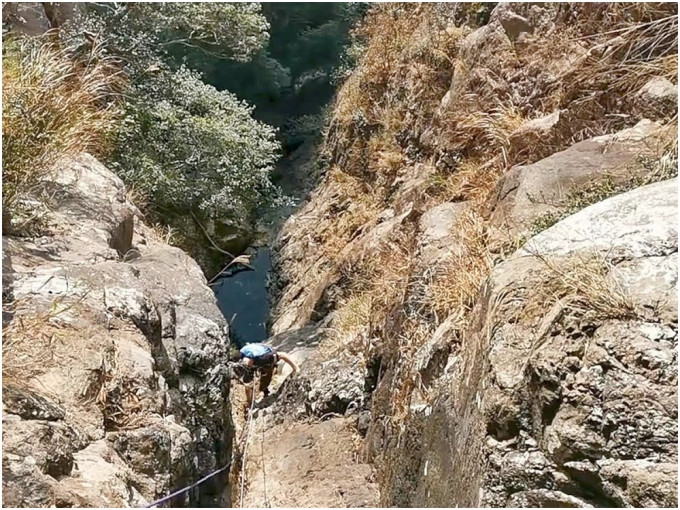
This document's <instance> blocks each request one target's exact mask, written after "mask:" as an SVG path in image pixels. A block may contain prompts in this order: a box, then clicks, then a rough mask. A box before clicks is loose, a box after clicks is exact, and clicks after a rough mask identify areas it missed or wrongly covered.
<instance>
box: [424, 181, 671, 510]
mask: <svg viewBox="0 0 680 510" xmlns="http://www.w3.org/2000/svg"><path fill="white" fill-rule="evenodd" d="M676 189H677V181H676V180H675V179H673V180H671V181H667V182H661V183H657V184H652V185H649V186H645V187H643V188H639V189H636V190H633V191H631V192H629V193H626V194H623V195H620V196H617V197H614V198H611V199H608V200H605V201H603V202H601V203H599V204H596V205H593V206H591V207H589V208H586V209H584V210H582V211H581V212H579V213H576V214H575V215H573V216H571V217H570V218H567V219H565V220H564V221H563V222H560V223H558V224H557V225H555V226H554V227H552V229H549V230H547V231H545V232H543V233H542V234H539V235H537V236H536V237H534V238H532V239H531V240H530V241H529V242H528V243H527V244H528V245H531V246H532V249H531V250H523V251H520V252H518V253H517V254H516V255H515V256H513V257H512V258H510V259H509V260H507V261H505V262H503V263H502V264H500V265H498V266H497V267H496V268H494V270H493V272H492V274H491V277H490V281H489V284H488V286H487V290H486V292H485V296H484V298H483V300H482V301H481V302H480V303H479V305H478V307H477V310H476V316H477V320H478V321H479V322H477V325H476V326H475V327H473V328H472V331H470V332H468V337H467V340H466V344H465V345H464V346H463V352H462V353H461V354H459V355H458V356H465V353H466V352H469V351H470V349H471V347H467V346H466V345H474V344H476V343H477V342H481V345H482V347H481V352H480V354H482V353H484V352H488V354H486V355H485V354H482V357H481V358H480V359H477V361H476V363H477V367H478V370H479V372H478V374H477V379H476V380H477V382H476V384H475V385H474V386H473V390H472V391H476V392H477V393H476V395H477V397H475V398H474V399H470V400H469V401H468V408H467V410H466V411H463V412H462V413H460V412H459V413H452V412H451V411H449V410H447V409H446V407H441V406H440V407H435V410H434V411H433V412H434V413H435V414H436V413H438V412H441V413H444V414H445V415H446V421H447V422H449V421H450V422H452V423H454V424H456V426H457V427H461V426H464V425H467V424H468V423H469V422H466V421H465V420H464V417H465V415H466V414H467V415H468V416H471V418H469V419H470V421H472V422H473V423H474V422H475V420H477V419H478V420H480V422H479V423H478V425H477V427H478V429H477V432H476V434H481V435H483V436H485V439H484V445H485V446H484V448H483V450H482V451H483V452H484V454H485V456H487V457H488V458H489V459H490V460H491V462H490V464H489V468H488V469H487V470H486V471H484V470H478V471H477V472H478V476H479V478H478V479H477V482H476V484H478V487H479V488H480V489H481V500H480V503H482V504H485V505H490V506H522V505H539V506H541V505H546V504H547V505H548V506H563V505H567V506H582V505H583V504H589V505H593V506H600V505H606V506H620V505H624V506H636V505H639V504H643V503H642V500H641V494H645V495H646V498H647V499H646V500H645V502H644V505H650V506H672V507H674V506H676V504H677V497H676V491H675V489H674V487H675V485H676V483H677V356H676V352H675V350H676V347H677V324H676V321H677V303H675V304H672V305H670V308H674V309H675V316H674V317H673V315H670V314H669V313H670V312H669V311H668V310H667V308H664V307H659V308H656V309H654V308H652V309H650V308H648V307H645V306H644V305H643V304H642V303H639V302H637V299H636V298H637V296H635V295H631V299H632V301H633V304H634V306H635V308H634V311H632V312H631V311H628V312H626V314H625V315H620V313H624V311H622V310H617V309H611V310H609V311H606V310H605V311H602V310H599V309H598V308H597V307H596V306H594V307H592V308H589V309H586V311H585V312H584V311H583V310H581V309H579V308H573V307H571V306H569V305H568V304H565V303H566V301H565V300H566V299H567V297H568V296H567V297H565V298H563V300H562V302H560V301H557V302H556V303H555V304H554V305H552V304H551V303H542V304H540V305H538V308H536V305H537V303H535V299H536V297H535V295H534V294H532V292H534V291H535V289H537V288H540V286H541V285H545V282H546V281H547V280H546V279H548V280H549V279H550V278H551V277H552V276H554V274H555V273H554V271H555V269H551V268H553V267H556V268H558V270H559V268H560V267H571V269H567V270H565V271H567V273H566V274H567V275H568V274H569V273H568V271H572V272H573V271H576V273H575V274H574V277H576V278H578V277H579V274H578V271H579V268H578V266H576V267H574V266H560V264H561V263H562V262H561V261H564V260H567V259H569V257H570V256H571V257H573V256H579V257H589V256H592V255H593V254H595V255H597V254H599V255H597V256H599V257H602V258H603V259H604V260H605V261H608V264H610V265H608V266H605V267H608V268H609V272H610V276H611V275H614V274H615V273H616V267H617V264H621V263H623V261H627V262H631V261H636V260H647V261H649V260H654V261H655V262H656V263H659V262H663V261H664V260H665V259H672V260H673V261H674V262H673V263H672V264H669V266H670V267H669V270H670V271H671V273H670V274H669V283H670V285H671V286H672V287H675V286H676V285H677V279H675V281H673V276H672V275H674V273H677V259H676V258H675V257H674V254H676V253H677V232H676V230H675V228H674V226H675V225H676V224H677V195H676V191H675V190H676ZM613 217H616V221H615V222H614V223H615V225H614V223H609V225H610V228H611V232H610V234H611V235H610V236H609V237H606V238H603V239H601V240H600V239H598V238H591V237H589V238H588V239H589V241H588V242H585V241H583V240H582V239H581V238H579V237H578V235H576V234H574V229H575V226H576V225H580V226H581V227H582V228H586V227H587V226H589V225H591V224H593V225H594V226H593V228H594V229H597V228H598V227H597V224H598V221H601V220H603V219H604V218H613ZM659 218H663V220H661V221H659ZM604 221H606V220H604ZM661 224H665V227H664V226H662V225H661ZM650 232H654V233H655V234H654V235H650V234H649V233H650ZM617 234H618V235H617ZM558 236H560V237H559V241H558ZM548 239H550V240H552V243H550V242H548ZM604 244H606V248H605V247H604V246H603V245H604ZM529 251H530V252H531V254H529ZM583 260H586V259H585V258H584V259H583ZM642 267H644V265H637V266H629V276H630V275H632V274H633V273H635V268H642ZM615 282H616V280H615V278H612V280H611V285H612V286H611V287H609V288H608V287H606V286H605V287H603V288H594V287H587V288H585V289H584V290H582V292H584V293H585V294H584V295H585V297H584V298H583V299H595V297H596V295H588V293H595V292H598V293H600V294H598V295H599V296H602V294H604V295H605V296H606V295H608V294H607V293H612V292H619V291H620V288H619V287H617V285H616V283H615ZM603 285H604V283H603ZM532 289H533V290H532ZM623 292H625V288H624V289H623ZM668 294H669V289H668V288H667V287H665V286H664V285H661V286H659V287H658V288H655V289H654V295H655V298H656V301H657V303H658V302H663V301H664V300H665V299H666V297H667V295H668ZM602 299H604V297H602ZM490 304H493V306H492V307H491V306H490ZM532 306H534V310H536V311H535V312H533V311H532V309H531V307H532ZM541 306H542V309H541ZM478 352H479V351H478ZM461 361H462V363H463V365H464V366H470V360H469V359H468V360H467V361H466V360H461ZM486 363H488V365H486ZM473 365H474V363H473ZM456 380H457V379H456V378H455V377H454V384H453V386H452V387H451V390H450V391H451V395H458V398H460V394H461V391H462V390H463V387H462V386H460V384H461V383H463V384H465V383H466V382H467V383H469V381H470V379H459V381H460V382H459V383H457V382H455V381H456ZM472 380H473V381H474V380H475V378H474V377H473V379H472ZM474 388H476V389H474ZM467 391H470V390H469V389H468V390H467ZM475 417H476V418H475ZM433 425H434V424H433ZM426 434H427V433H426ZM454 437H455V436H454ZM477 437H479V436H477ZM471 443H473V444H474V441H471ZM448 444H449V445H451V444H452V445H453V448H454V449H455V448H460V447H461V445H460V444H459V443H458V442H456V441H455V439H454V441H453V442H449V443H448ZM444 447H445V445H441V444H438V443H434V444H432V445H431V447H430V450H431V451H436V450H441V449H442V448H444ZM449 447H451V446H449ZM454 454H458V455H461V453H457V452H455V451H454V453H453V454H452V457H453V455H454ZM432 456H433V454H432V453H430V454H428V457H430V458H431V457H432ZM434 458H435V459H436V458H437V457H436V456H435V457H434ZM449 462H450V460H449ZM669 465H673V469H668V468H667V466H669ZM446 466H450V465H449V464H448V462H447V463H446V464H444V465H440V466H439V469H441V470H445V469H454V473H453V474H452V475H451V476H455V472H456V471H457V469H456V468H454V467H451V468H446ZM473 472H474V470H473ZM652 472H653V473H655V475H651V473H652ZM614 473H616V474H614ZM662 473H663V474H662ZM655 476H656V477H657V478H655ZM423 483H426V482H423ZM671 487H673V489H671Z"/></svg>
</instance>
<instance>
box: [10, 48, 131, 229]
mask: <svg viewBox="0 0 680 510" xmlns="http://www.w3.org/2000/svg"><path fill="white" fill-rule="evenodd" d="M2 66H3V75H2V76H3V78H2V81H3V83H2V177H3V187H2V204H3V213H4V217H5V218H6V220H5V225H3V228H9V227H10V226H11V224H10V223H9V219H10V217H11V216H12V215H15V216H16V215H20V213H21V211H20V204H21V201H22V199H25V198H26V197H28V196H31V195H36V194H37V193H38V188H39V183H40V179H41V177H42V176H44V175H45V173H47V172H49V171H50V170H51V169H53V168H54V167H55V165H57V164H59V162H60V161H63V160H64V159H67V158H71V157H75V156H77V155H78V154H81V153H82V152H94V153H98V152H101V151H102V150H103V149H104V148H105V145H106V141H105V140H106V134H107V133H108V132H109V130H110V128H111V125H112V122H113V120H114V119H115V117H116V115H117V113H116V112H117V110H116V105H115V103H114V102H113V101H112V99H113V98H114V97H115V96H116V93H117V91H118V90H119V87H120V85H121V75H120V74H119V73H118V72H117V70H116V66H115V65H114V62H113V61H112V60H111V59H109V58H106V57H103V56H102V55H101V51H100V48H98V47H95V48H92V50H91V52H90V53H89V54H85V55H80V56H78V57H75V56H74V55H73V53H72V52H71V51H69V50H68V49H64V48H60V47H58V46H56V45H55V44H54V42H53V40H52V39H51V38H49V37H46V38H44V39H38V40H35V39H24V40H19V41H8V42H7V43H5V44H4V47H3V59H2ZM33 198H37V197H35V196H33Z"/></svg>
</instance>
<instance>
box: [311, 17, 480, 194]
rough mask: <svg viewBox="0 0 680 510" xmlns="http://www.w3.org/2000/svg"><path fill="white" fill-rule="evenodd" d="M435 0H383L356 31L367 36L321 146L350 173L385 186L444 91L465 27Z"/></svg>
mask: <svg viewBox="0 0 680 510" xmlns="http://www.w3.org/2000/svg"><path fill="white" fill-rule="evenodd" d="M443 8H444V7H442V6H438V5H437V4H419V5H415V4H380V5H376V6H374V7H373V9H372V10H371V12H370V13H369V15H368V17H367V18H366V20H365V21H364V23H363V24H362V25H361V26H360V27H359V28H358V29H357V31H356V33H355V36H356V37H358V38H363V39H365V40H366V41H367V46H366V49H365V51H364V53H363V55H362V58H361V61H360V64H359V66H358V68H357V69H356V70H355V71H354V72H353V73H352V75H351V76H350V77H349V78H348V80H347V81H346V82H345V83H344V84H343V86H342V87H341V89H340V91H339V92H338V96H337V100H336V104H335V109H334V115H333V117H332V120H331V125H330V128H329V134H328V136H327V138H326V145H325V149H324V152H325V153H327V154H329V155H330V156H331V158H332V159H333V160H334V161H335V162H336V163H337V164H338V165H340V166H341V167H342V168H343V170H344V171H345V172H347V173H351V174H354V175H361V176H364V178H365V179H366V180H368V181H370V182H377V183H379V184H380V185H387V184H388V183H389V181H390V179H388V178H385V179H382V180H381V178H382V177H385V174H387V176H388V177H391V178H393V177H394V174H395V171H396V169H397V168H398V166H399V165H402V164H403V163H404V162H405V160H406V154H405V152H404V148H405V143H404V142H405V141H406V139H407V138H408V137H414V138H416V137H418V136H419V134H420V133H422V132H423V131H424V130H425V129H426V128H427V127H428V125H429V119H430V118H431V117H432V115H433V114H434V112H435V110H436V109H437V107H438V105H439V102H440V100H441V98H442V96H443V95H444V93H445V92H446V90H447V89H448V86H449V83H450V79H451V71H452V65H453V63H454V56H455V53H456V51H457V45H458V42H459V41H460V39H462V38H463V37H464V36H465V35H466V34H467V33H469V31H470V30H469V29H467V28H458V27H453V26H447V24H446V20H445V19H444V17H442V16H438V11H439V10H441V9H443Z"/></svg>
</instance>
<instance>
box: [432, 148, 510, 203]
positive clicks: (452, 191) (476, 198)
mask: <svg viewBox="0 0 680 510" xmlns="http://www.w3.org/2000/svg"><path fill="white" fill-rule="evenodd" d="M502 169H503V165H502V164H500V160H499V159H498V158H495V159H491V160H486V161H484V160H483V159H479V158H469V159H464V160H463V161H461V162H460V163H458V165H457V166H456V168H455V170H454V171H452V172H439V173H437V174H435V175H434V176H433V177H432V179H431V184H430V186H429V187H428V189H427V193H428V194H429V195H430V196H431V197H432V199H433V203H435V204H437V203H443V202H466V201H472V202H474V203H476V204H482V203H483V202H484V201H485V200H486V199H487V198H488V197H489V195H490V194H491V193H492V191H493V190H494V189H495V187H496V184H497V183H498V178H499V177H500V175H501V173H502Z"/></svg>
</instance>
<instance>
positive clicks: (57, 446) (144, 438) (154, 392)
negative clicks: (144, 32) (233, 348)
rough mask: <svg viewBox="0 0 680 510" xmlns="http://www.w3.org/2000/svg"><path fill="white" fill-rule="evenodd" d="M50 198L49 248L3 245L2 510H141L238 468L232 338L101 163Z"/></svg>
mask: <svg viewBox="0 0 680 510" xmlns="http://www.w3.org/2000/svg"><path fill="white" fill-rule="evenodd" d="M43 191H44V192H45V193H46V196H49V197H51V199H50V205H51V207H52V209H51V211H50V214H49V216H48V218H49V222H48V225H46V229H47V230H46V232H45V233H44V235H38V236H35V237H25V238H23V237H22V238H7V237H3V505H4V506H24V507H25V506H55V505H56V506H101V507H111V506H114V507H127V506H133V507H134V506H140V505H142V504H144V503H147V502H150V501H152V500H154V499H156V498H159V497H161V496H164V495H166V494H167V493H169V492H171V491H172V490H174V489H178V488H181V487H183V486H186V485H189V484H190V483H192V482H194V481H195V480H197V479H198V478H200V477H201V476H202V475H205V474H207V473H208V472H210V471H212V470H215V469H217V468H219V467H221V466H223V465H224V464H226V463H227V462H229V459H230V457H231V443H232V435H233V429H232V423H231V414H230V405H229V384H228V377H227V374H226V368H225V365H224V364H223V363H224V362H225V361H226V359H227V354H228V345H229V340H228V331H227V324H226V322H225V320H224V318H223V317H222V315H221V314H220V311H219V309H218V308H217V306H216V303H215V298H214V295H213V293H212V291H211V290H210V289H209V287H208V286H207V285H206V281H205V278H204V276H203V274H202V272H201V270H200V268H199V267H198V265H197V264H196V262H194V261H193V260H192V259H191V258H190V257H189V256H188V255H187V254H185V253H184V252H182V251H181V250H179V249H177V248H173V247H171V246H169V245H168V244H166V243H164V242H163V241H162V240H161V239H159V238H158V237H157V236H156V235H155V234H154V232H153V231H152V230H151V229H149V228H148V227H147V226H145V225H144V223H143V219H142V218H141V217H140V213H139V211H138V210H137V209H136V208H135V207H134V206H133V205H131V204H130V203H129V202H128V201H127V199H126V190H125V189H124V187H123V184H122V182H121V181H120V180H119V179H118V178H117V177H116V176H115V175H114V174H113V173H111V172H110V171H109V170H107V169H106V168H105V167H103V166H102V165H101V164H100V163H99V162H97V161H96V160H95V159H94V158H92V157H90V156H87V155H84V156H82V157H81V158H80V159H79V160H78V161H76V162H74V163H73V164H68V165H64V166H63V168H61V169H59V170H58V171H57V172H56V173H55V177H54V178H50V179H48V180H46V181H45V182H44V190H43ZM229 493H230V491H229V487H228V481H227V475H226V474H223V475H220V476H217V477H215V478H214V479H212V480H211V481H209V482H208V483H206V484H204V485H202V486H201V487H200V488H198V489H195V490H194V491H192V492H190V493H188V494H187V495H185V496H183V497H180V498H179V499H178V500H177V501H175V504H187V505H198V506H208V505H214V504H217V505H228V504H229V501H230V495H229Z"/></svg>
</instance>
